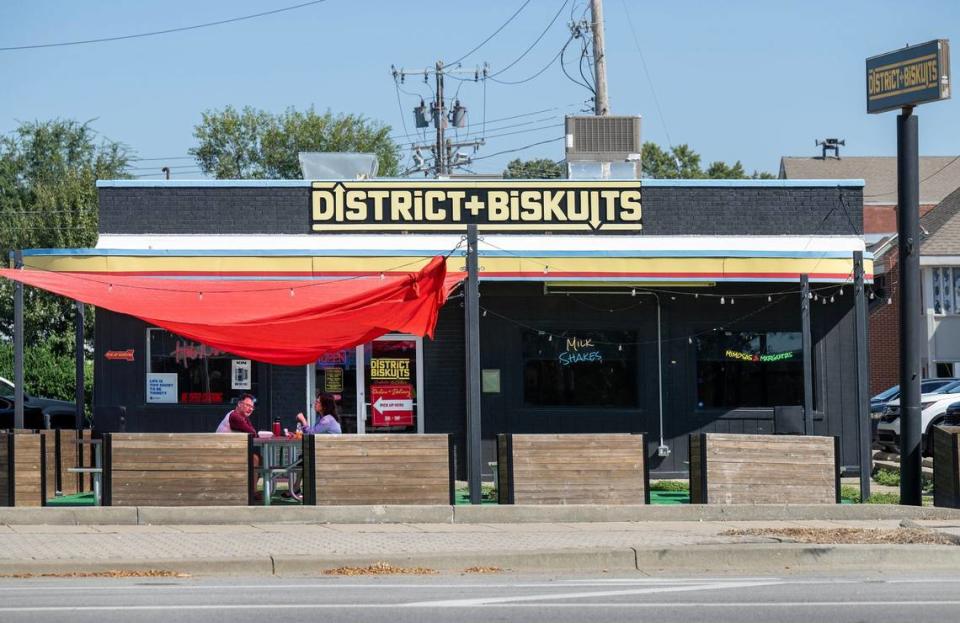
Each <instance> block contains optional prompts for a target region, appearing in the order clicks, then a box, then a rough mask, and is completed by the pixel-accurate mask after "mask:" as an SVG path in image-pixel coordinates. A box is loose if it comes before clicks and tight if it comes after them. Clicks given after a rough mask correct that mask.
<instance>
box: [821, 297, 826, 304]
mask: <svg viewBox="0 0 960 623" xmlns="http://www.w3.org/2000/svg"><path fill="white" fill-rule="evenodd" d="M820 302H821V303H823V304H824V305H826V304H827V297H823V298H822V299H820Z"/></svg>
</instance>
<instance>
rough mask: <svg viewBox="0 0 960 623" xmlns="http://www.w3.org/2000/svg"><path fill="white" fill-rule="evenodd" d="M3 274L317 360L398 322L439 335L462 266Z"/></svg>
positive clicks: (268, 354) (206, 339) (187, 332)
mask: <svg viewBox="0 0 960 623" xmlns="http://www.w3.org/2000/svg"><path fill="white" fill-rule="evenodd" d="M0 276H3V277H6V278H7V279H12V280H14V281H19V282H21V283H24V284H26V285H30V286H34V287H37V288H41V289H43V290H48V291H50V292H54V293H56V294H60V295H62V296H66V297H69V298H72V299H75V300H78V301H83V302H84V303H89V304H91V305H96V306H97V307H102V308H104V309H109V310H111V311H114V312H117V313H121V314H127V315H129V316H135V317H137V318H140V319H141V320H143V321H145V322H148V323H150V324H151V325H155V326H158V327H163V328H164V329H167V330H169V331H172V332H174V333H176V334H178V335H182V336H183V337H186V338H189V339H192V340H195V341H197V342H201V343H203V344H206V345H208V346H214V347H216V348H219V349H221V350H224V351H227V352H229V353H233V354H235V355H239V356H242V357H247V358H250V359H254V360H257V361H263V362H267V363H275V364H280V365H304V364H308V363H312V362H314V361H316V360H317V358H318V357H319V356H320V355H322V354H323V353H326V352H330V351H333V350H340V349H342V348H349V347H351V346H356V345H358V344H363V343H365V342H369V341H370V340H372V339H373V338H376V337H379V336H381V335H384V334H385V333H390V332H392V331H395V332H401V333H411V334H414V335H420V336H424V335H426V336H429V337H433V329H434V326H435V325H436V322H437V313H438V312H439V310H440V307H441V306H442V305H443V303H444V302H445V301H446V299H447V294H448V293H449V292H450V290H451V289H452V287H453V286H454V285H455V284H456V283H457V282H459V281H460V279H461V278H462V276H460V275H450V276H448V275H447V272H446V262H445V260H444V258H442V257H439V256H438V257H435V258H433V260H431V261H430V263H429V264H428V265H427V266H425V267H424V268H423V269H422V270H421V271H419V272H416V273H406V274H402V275H391V274H389V273H388V274H385V275H383V276H370V277H351V278H343V279H333V280H328V281H254V280H236V281H234V280H192V279H190V280H187V279H164V278H151V277H131V276H121V275H115V276H113V275H107V274H102V273H58V272H47V271H36V270H11V269H0Z"/></svg>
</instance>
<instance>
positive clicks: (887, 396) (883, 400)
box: [870, 378, 960, 413]
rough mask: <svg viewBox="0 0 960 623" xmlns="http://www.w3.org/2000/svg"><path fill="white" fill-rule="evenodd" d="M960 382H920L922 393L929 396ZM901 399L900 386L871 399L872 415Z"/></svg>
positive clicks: (955, 379)
mask: <svg viewBox="0 0 960 623" xmlns="http://www.w3.org/2000/svg"><path fill="white" fill-rule="evenodd" d="M957 382H960V378H940V379H923V380H922V381H920V393H921V394H929V393H931V392H934V391H936V390H938V389H940V388H942V387H944V386H946V385H950V384H951V383H957ZM898 398H900V386H899V385H894V386H893V387H891V388H889V389H886V390H884V391H882V392H880V393H879V394H877V395H876V396H874V397H873V398H871V399H870V413H882V412H883V410H884V409H886V408H887V405H888V404H889V403H890V402H891V401H893V400H897V399H898Z"/></svg>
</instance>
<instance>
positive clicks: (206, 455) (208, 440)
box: [103, 433, 253, 506]
mask: <svg viewBox="0 0 960 623" xmlns="http://www.w3.org/2000/svg"><path fill="white" fill-rule="evenodd" d="M103 440H104V441H103V446H104V448H103V457H104V470H103V480H104V482H103V503H104V505H112V506H245V505H247V504H250V503H251V500H250V494H251V488H250V479H251V477H252V470H253V466H252V463H251V456H252V453H251V448H250V443H251V438H250V436H248V435H244V434H239V433H229V434H226V433H176V434H164V433H104V435H103Z"/></svg>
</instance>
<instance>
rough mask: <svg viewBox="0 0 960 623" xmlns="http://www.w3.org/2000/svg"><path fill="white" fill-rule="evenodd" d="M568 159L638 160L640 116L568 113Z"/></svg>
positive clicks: (601, 160) (640, 145)
mask: <svg viewBox="0 0 960 623" xmlns="http://www.w3.org/2000/svg"><path fill="white" fill-rule="evenodd" d="M566 128H567V152H566V156H567V162H571V161H576V160H590V161H594V162H624V161H628V160H629V161H637V160H639V157H640V150H641V147H642V144H641V142H640V117H612V116H606V117H567V118H566Z"/></svg>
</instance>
